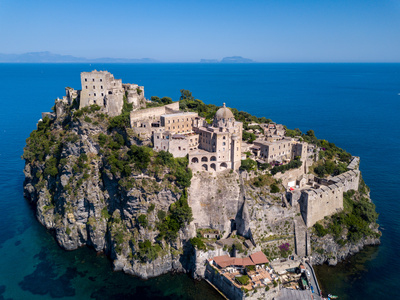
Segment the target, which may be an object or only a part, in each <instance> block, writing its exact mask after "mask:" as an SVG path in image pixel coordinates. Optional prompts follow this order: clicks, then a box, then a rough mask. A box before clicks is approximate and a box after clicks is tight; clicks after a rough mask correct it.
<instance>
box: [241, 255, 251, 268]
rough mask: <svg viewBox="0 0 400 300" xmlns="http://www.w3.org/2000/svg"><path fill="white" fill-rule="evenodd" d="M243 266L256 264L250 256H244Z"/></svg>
mask: <svg viewBox="0 0 400 300" xmlns="http://www.w3.org/2000/svg"><path fill="white" fill-rule="evenodd" d="M242 263H243V266H254V262H253V261H252V260H251V259H250V257H244V258H243V262H242Z"/></svg>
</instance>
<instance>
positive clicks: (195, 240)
mask: <svg viewBox="0 0 400 300" xmlns="http://www.w3.org/2000/svg"><path fill="white" fill-rule="evenodd" d="M190 244H192V246H193V247H195V248H197V249H199V250H204V251H206V250H207V248H206V244H204V242H203V240H202V239H201V238H198V237H194V238H192V239H190Z"/></svg>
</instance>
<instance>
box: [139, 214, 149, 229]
mask: <svg viewBox="0 0 400 300" xmlns="http://www.w3.org/2000/svg"><path fill="white" fill-rule="evenodd" d="M137 221H138V223H139V225H140V226H142V227H143V228H146V227H147V225H148V224H149V221H148V220H147V216H146V215H140V216H139V217H138V219H137Z"/></svg>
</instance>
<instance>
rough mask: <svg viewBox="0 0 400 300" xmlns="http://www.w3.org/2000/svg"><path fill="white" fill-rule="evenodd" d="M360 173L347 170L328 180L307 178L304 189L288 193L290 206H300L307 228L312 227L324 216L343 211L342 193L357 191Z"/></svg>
mask: <svg viewBox="0 0 400 300" xmlns="http://www.w3.org/2000/svg"><path fill="white" fill-rule="evenodd" d="M359 182H360V171H359V170H349V171H347V172H345V173H343V174H340V175H338V176H335V177H332V178H330V179H321V178H318V177H313V178H312V179H311V178H309V182H308V183H307V184H306V187H305V188H303V189H302V190H300V191H293V192H289V193H288V198H289V199H290V202H291V203H292V205H297V203H296V202H298V205H300V211H301V214H302V216H303V220H304V223H305V224H306V225H307V227H311V226H313V225H314V224H315V223H316V222H318V221H319V220H322V219H323V218H324V217H325V216H329V215H332V214H334V213H336V212H339V211H341V210H342V209H343V193H344V192H348V191H349V190H358V186H359Z"/></svg>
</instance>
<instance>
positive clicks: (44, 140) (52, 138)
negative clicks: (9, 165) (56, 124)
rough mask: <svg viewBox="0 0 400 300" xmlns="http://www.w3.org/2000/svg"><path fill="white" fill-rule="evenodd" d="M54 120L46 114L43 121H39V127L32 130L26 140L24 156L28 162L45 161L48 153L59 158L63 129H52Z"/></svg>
mask: <svg viewBox="0 0 400 300" xmlns="http://www.w3.org/2000/svg"><path fill="white" fill-rule="evenodd" d="M52 123H53V121H52V120H51V119H50V118H49V117H48V116H45V117H44V118H43V120H42V121H40V122H39V123H38V129H36V130H34V131H32V132H31V134H30V136H29V138H27V140H26V146H25V148H24V154H23V155H22V158H23V159H25V160H26V161H27V162H33V161H35V160H36V161H39V162H43V161H44V160H45V158H46V156H47V155H52V156H53V157H55V158H58V156H59V154H60V152H61V146H62V144H61V142H60V141H59V135H62V134H63V132H62V131H61V132H60V131H51V130H50V128H51V125H52Z"/></svg>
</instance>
